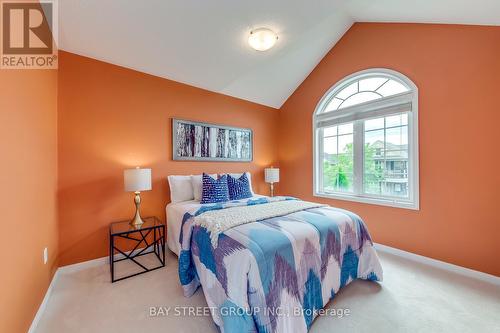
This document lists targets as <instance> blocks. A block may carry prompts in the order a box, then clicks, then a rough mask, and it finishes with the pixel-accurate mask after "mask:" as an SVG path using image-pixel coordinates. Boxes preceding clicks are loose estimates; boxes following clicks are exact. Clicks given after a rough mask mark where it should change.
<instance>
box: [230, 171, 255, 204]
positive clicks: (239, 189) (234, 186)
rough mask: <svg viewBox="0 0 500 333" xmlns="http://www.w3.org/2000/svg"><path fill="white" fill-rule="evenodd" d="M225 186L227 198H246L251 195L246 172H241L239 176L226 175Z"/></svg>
mask: <svg viewBox="0 0 500 333" xmlns="http://www.w3.org/2000/svg"><path fill="white" fill-rule="evenodd" d="M227 187H228V188H229V199H231V200H240V199H246V198H250V197H251V196H252V191H250V182H249V181H248V177H247V174H246V173H243V175H242V176H241V177H240V178H234V177H231V175H227Z"/></svg>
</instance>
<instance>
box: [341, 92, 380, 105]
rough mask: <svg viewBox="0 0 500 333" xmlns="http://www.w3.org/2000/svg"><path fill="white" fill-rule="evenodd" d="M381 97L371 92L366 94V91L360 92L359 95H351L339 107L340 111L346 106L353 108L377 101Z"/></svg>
mask: <svg viewBox="0 0 500 333" xmlns="http://www.w3.org/2000/svg"><path fill="white" fill-rule="evenodd" d="M381 97H382V96H380V95H379V94H376V93H373V92H367V91H364V92H360V93H357V94H355V95H352V96H351V97H349V98H348V99H346V100H345V101H344V103H342V104H341V105H340V109H343V108H346V107H348V106H353V105H356V104H361V103H364V102H368V101H373V100H374V99H378V98H381Z"/></svg>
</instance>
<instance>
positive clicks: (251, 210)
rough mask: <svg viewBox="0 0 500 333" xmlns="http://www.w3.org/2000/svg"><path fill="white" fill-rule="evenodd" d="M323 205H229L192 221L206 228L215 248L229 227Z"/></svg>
mask: <svg viewBox="0 0 500 333" xmlns="http://www.w3.org/2000/svg"><path fill="white" fill-rule="evenodd" d="M324 206H326V205H323V204H319V203H315V202H308V201H301V200H283V201H276V202H269V203H263V204H259V205H251V206H237V207H229V208H225V209H220V210H211V211H207V212H204V213H202V214H200V215H198V216H196V217H195V220H194V223H195V224H196V225H199V226H202V227H204V228H205V229H207V231H208V232H209V234H210V239H211V242H212V245H213V247H214V248H215V247H217V241H218V239H219V235H220V234H221V233H223V232H224V231H226V230H228V229H230V228H234V227H236V226H239V225H242V224H245V223H251V222H257V221H261V220H265V219H269V218H273V217H278V216H284V215H287V214H291V213H295V212H299V211H302V210H305V209H310V208H318V207H324Z"/></svg>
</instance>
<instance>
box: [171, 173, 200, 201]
mask: <svg viewBox="0 0 500 333" xmlns="http://www.w3.org/2000/svg"><path fill="white" fill-rule="evenodd" d="M168 184H169V185H170V201H171V202H172V203H174V202H182V201H189V200H193V199H194V194H193V186H192V185H191V176H168Z"/></svg>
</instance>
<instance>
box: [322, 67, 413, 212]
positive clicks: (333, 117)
mask: <svg viewBox="0 0 500 333" xmlns="http://www.w3.org/2000/svg"><path fill="white" fill-rule="evenodd" d="M377 76H378V77H380V76H383V77H386V78H389V79H393V80H395V81H397V82H400V83H402V84H404V85H405V86H407V87H408V88H409V89H410V90H409V91H408V92H404V93H401V94H397V95H392V96H388V97H383V98H380V99H376V100H373V101H369V102H365V103H361V104H357V105H353V106H349V107H346V108H343V109H338V110H334V111H328V112H323V110H324V109H325V108H326V107H327V106H328V104H329V102H330V101H331V99H332V98H333V97H334V96H335V95H336V94H337V93H338V92H339V91H340V90H342V89H343V88H345V87H347V86H348V85H349V84H351V83H353V82H356V81H358V80H360V79H365V78H369V77H377ZM381 107H382V108H383V109H384V110H387V109H388V108H391V107H393V108H394V111H395V112H397V110H398V108H410V110H411V111H410V112H408V194H409V197H408V198H395V197H384V196H381V195H373V194H372V195H370V194H365V193H363V174H364V173H363V165H364V161H363V159H364V153H363V147H364V128H363V121H355V120H356V119H357V116H356V115H358V116H359V115H360V114H363V115H366V114H367V113H370V114H371V115H373V116H374V117H376V116H377V110H379V109H380V108H381ZM371 115H370V117H371ZM362 118H365V117H362ZM337 120H338V124H341V123H343V122H346V121H354V127H353V128H354V133H353V146H354V161H353V163H354V170H353V172H354V179H353V183H354V193H344V192H328V193H325V192H322V189H323V186H322V178H323V170H322V169H323V166H322V165H323V135H322V131H321V129H320V130H318V123H320V122H324V121H328V122H331V123H335V122H336V121H337ZM332 126H334V125H332ZM320 127H321V126H320ZM418 152H419V150H418V88H417V86H416V85H415V84H414V83H413V82H412V81H411V80H410V79H409V78H408V77H406V76H405V75H403V74H401V73H399V72H396V71H394V70H391V69H386V68H371V69H367V70H363V71H359V72H356V73H353V74H351V75H349V76H346V77H345V78H343V79H342V80H340V81H339V82H337V83H336V84H335V85H334V86H333V87H331V88H330V89H329V90H328V91H327V92H326V94H325V95H324V96H323V97H322V98H321V100H320V101H319V103H318V104H317V106H316V109H315V111H314V113H313V195H314V196H316V197H322V198H330V199H338V200H347V201H354V202H361V203H368V204H375V205H382V206H390V207H398V208H405V209H412V210H419V209H420V200H419V197H420V195H419V161H418V156H419V153H418ZM319 159H321V161H319Z"/></svg>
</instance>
